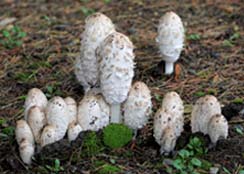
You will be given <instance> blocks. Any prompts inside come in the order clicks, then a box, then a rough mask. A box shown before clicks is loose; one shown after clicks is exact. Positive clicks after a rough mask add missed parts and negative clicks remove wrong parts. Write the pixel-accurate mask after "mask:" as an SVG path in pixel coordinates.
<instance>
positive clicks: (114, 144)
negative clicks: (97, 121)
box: [103, 124, 133, 149]
mask: <svg viewBox="0 0 244 174" xmlns="http://www.w3.org/2000/svg"><path fill="white" fill-rule="evenodd" d="M132 133H133V132H132V130H131V129H130V128H128V127H127V126H125V125H122V124H110V125H108V126H107V127H106V128H105V129H103V142H104V144H105V145H107V146H108V147H110V148H112V149H114V148H120V147H123V146H125V145H126V144H127V143H128V142H129V141H130V140H131V139H132Z"/></svg>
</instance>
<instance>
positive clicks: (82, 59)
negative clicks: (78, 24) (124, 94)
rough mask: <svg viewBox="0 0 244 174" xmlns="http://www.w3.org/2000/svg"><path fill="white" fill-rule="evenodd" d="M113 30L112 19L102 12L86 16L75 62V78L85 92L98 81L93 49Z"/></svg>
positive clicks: (96, 84)
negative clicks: (78, 53)
mask: <svg viewBox="0 0 244 174" xmlns="http://www.w3.org/2000/svg"><path fill="white" fill-rule="evenodd" d="M114 31H115V27H114V25H113V23H112V21H111V20H110V19H109V18H108V17H107V16H105V15H104V14H102V13H94V14H92V15H90V16H88V17H87V18H86V21H85V30H84V32H83V33H82V35H81V47H80V51H81V54H80V56H79V57H77V58H76V62H75V74H76V78H77V79H78V81H79V82H80V84H81V85H82V86H83V88H84V90H85V91H86V92H87V91H88V90H89V89H90V88H92V87H96V86H98V83H99V80H98V79H99V77H98V76H99V73H98V63H97V58H96V55H95V50H96V48H97V47H98V46H99V45H100V43H101V42H102V41H103V40H104V39H105V38H106V37H107V36H108V35H109V34H111V33H112V32H114Z"/></svg>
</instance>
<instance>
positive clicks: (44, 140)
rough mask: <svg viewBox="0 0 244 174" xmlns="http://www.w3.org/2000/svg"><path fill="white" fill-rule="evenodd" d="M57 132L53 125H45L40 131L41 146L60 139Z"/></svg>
mask: <svg viewBox="0 0 244 174" xmlns="http://www.w3.org/2000/svg"><path fill="white" fill-rule="evenodd" d="M58 133H59V132H57V128H56V126H55V125H47V126H46V127H45V128H44V129H43V131H42V135H41V146H42V147H44V146H46V145H48V144H52V143H54V142H56V141H58V140H60V139H59V137H60V136H58V135H57V134H58Z"/></svg>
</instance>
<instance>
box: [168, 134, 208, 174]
mask: <svg viewBox="0 0 244 174" xmlns="http://www.w3.org/2000/svg"><path fill="white" fill-rule="evenodd" d="M206 153H207V150H206V149H205V148H204V145H203V143H202V141H201V140H200V139H199V138H197V137H194V138H191V139H190V142H189V143H188V144H187V145H186V147H185V148H184V149H182V150H180V151H179V152H178V154H177V156H176V157H175V159H174V160H173V168H172V167H168V168H167V172H168V173H177V174H188V173H192V174H198V170H199V169H202V170H209V168H210V167H211V164H210V163H209V162H208V161H206V160H202V159H201V158H200V157H201V156H202V155H204V154H206ZM175 170H176V172H175Z"/></svg>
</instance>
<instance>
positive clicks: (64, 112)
mask: <svg viewBox="0 0 244 174" xmlns="http://www.w3.org/2000/svg"><path fill="white" fill-rule="evenodd" d="M46 118H47V124H48V127H47V126H46V127H45V128H44V130H43V132H42V135H41V146H45V145H46V144H47V143H46V142H48V144H50V143H54V142H55V141H59V140H61V139H62V138H63V137H64V136H65V133H66V130H67V128H68V124H69V117H68V107H67V104H66V103H65V101H64V100H63V99H62V98H61V97H53V98H52V99H51V100H49V102H48V104H47V108H46ZM49 134H50V135H51V134H53V136H49Z"/></svg>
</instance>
